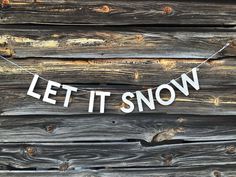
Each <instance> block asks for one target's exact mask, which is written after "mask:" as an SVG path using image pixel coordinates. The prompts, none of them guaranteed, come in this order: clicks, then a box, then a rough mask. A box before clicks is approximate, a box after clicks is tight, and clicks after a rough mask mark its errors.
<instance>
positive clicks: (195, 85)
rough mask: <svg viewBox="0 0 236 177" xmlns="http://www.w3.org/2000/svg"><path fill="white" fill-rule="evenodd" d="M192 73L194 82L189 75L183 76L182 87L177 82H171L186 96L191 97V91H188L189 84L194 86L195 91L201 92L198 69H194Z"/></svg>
mask: <svg viewBox="0 0 236 177" xmlns="http://www.w3.org/2000/svg"><path fill="white" fill-rule="evenodd" d="M192 73H193V80H192V79H190V78H189V77H188V76H187V74H182V75H181V78H182V85H183V86H181V85H180V84H179V83H178V82H176V80H174V79H173V80H171V83H172V84H173V85H174V86H175V87H177V88H178V89H179V90H180V91H181V92H182V93H183V94H184V95H185V96H188V95H189V91H188V85H187V82H188V83H189V84H190V85H192V86H193V88H195V90H199V89H200V87H199V82H198V76H197V68H193V69H192Z"/></svg>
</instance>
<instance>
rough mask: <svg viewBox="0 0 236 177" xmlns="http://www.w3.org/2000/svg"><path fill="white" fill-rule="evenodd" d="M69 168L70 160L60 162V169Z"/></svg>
mask: <svg viewBox="0 0 236 177" xmlns="http://www.w3.org/2000/svg"><path fill="white" fill-rule="evenodd" d="M68 168H69V163H68V162H64V163H62V164H60V166H59V170H60V171H66V170H67V169H68Z"/></svg>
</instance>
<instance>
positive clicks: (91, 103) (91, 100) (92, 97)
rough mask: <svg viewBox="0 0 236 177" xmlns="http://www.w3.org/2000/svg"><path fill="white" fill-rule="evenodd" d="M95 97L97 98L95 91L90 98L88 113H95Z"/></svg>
mask: <svg viewBox="0 0 236 177" xmlns="http://www.w3.org/2000/svg"><path fill="white" fill-rule="evenodd" d="M94 97H95V91H91V92H90V98H89V109H88V112H93V105H94Z"/></svg>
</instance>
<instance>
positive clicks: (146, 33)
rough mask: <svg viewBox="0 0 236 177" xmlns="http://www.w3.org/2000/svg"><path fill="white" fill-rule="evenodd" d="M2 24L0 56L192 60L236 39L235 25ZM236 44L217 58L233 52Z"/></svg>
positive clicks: (213, 51)
mask: <svg viewBox="0 0 236 177" xmlns="http://www.w3.org/2000/svg"><path fill="white" fill-rule="evenodd" d="M86 2H87V1H86ZM125 3H127V2H125ZM0 27H1V28H0V54H2V55H6V56H13V57H15V58H24V57H52V58H75V59H78V58H89V59H90V58H155V57H156V58H193V59H196V58H207V57H208V56H210V55H212V54H213V53H215V52H216V51H217V50H219V49H220V48H221V47H222V46H224V45H225V44H226V43H227V42H228V41H231V40H234V39H236V29H235V28H213V29H212V28H197V27H196V28H167V27H165V28H153V27H150V28H140V27H135V28H134V27H128V28H125V27H118V28H109V27H107V28H106V27H103V28H102V27H96V28H94V27H74V26H73V27H70V28H68V27H63V26H62V27H58V26H57V27H48V26H46V27H45V26H34V27H24V26H13V27H11V26H10V27H9V26H8V27H6V26H0ZM235 43H236V42H233V43H232V45H231V47H229V48H228V49H226V50H225V51H223V52H222V53H220V54H219V55H217V56H216V57H215V58H220V57H225V56H235V55H236V50H235V48H236V45H235Z"/></svg>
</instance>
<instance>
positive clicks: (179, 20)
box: [0, 0, 236, 25]
mask: <svg viewBox="0 0 236 177" xmlns="http://www.w3.org/2000/svg"><path fill="white" fill-rule="evenodd" d="M235 19H236V4H235V1H233V0H228V1H224V2H222V1H217V0H214V1H196V0H195V1H191V2H190V1H181V0H175V1H170V0H168V1H164V0H162V1H156V0H150V1H148V3H147V2H145V1H142V0H129V1H122V0H109V1H102V0H99V1H97V0H96V1H95V0H86V1H76V0H67V1H63V0H60V1H57V2H56V3H55V2H54V1H51V0H41V1H34V0H12V1H10V3H5V4H3V6H2V8H1V19H0V23H1V24H25V23H27V24H28V23H31V24H73V25H75V24H80V25H92V24H95V25H137V24H139V25H140V24H141V25H143V24H149V25H151V24H152V25H163V24H168V25H186V24H187V25H196V24H197V25H235V24H236V22H235Z"/></svg>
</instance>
